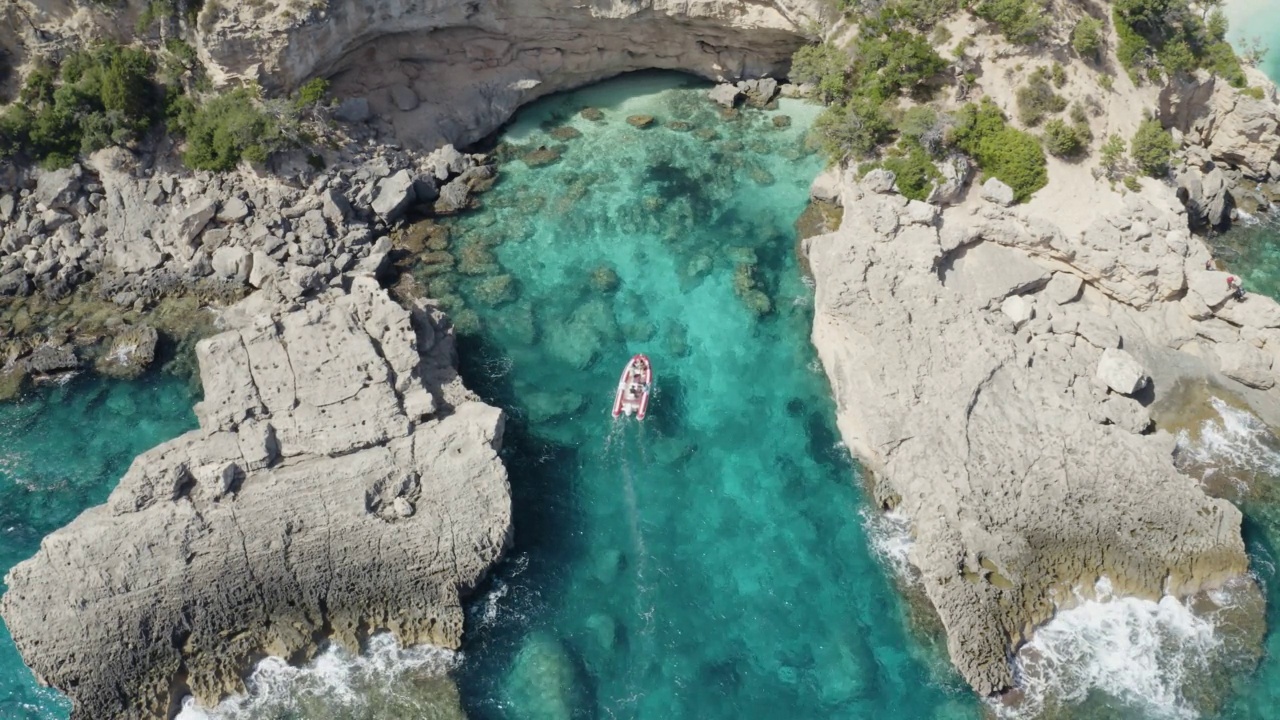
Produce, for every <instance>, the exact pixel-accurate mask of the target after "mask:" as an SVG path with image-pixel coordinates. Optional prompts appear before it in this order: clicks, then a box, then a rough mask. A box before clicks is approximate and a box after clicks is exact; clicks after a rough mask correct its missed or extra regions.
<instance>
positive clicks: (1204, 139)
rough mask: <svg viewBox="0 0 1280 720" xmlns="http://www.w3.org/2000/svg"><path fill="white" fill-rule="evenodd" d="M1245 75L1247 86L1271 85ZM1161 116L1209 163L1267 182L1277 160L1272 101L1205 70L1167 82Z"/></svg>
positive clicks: (1279, 142) (1278, 138)
mask: <svg viewBox="0 0 1280 720" xmlns="http://www.w3.org/2000/svg"><path fill="white" fill-rule="evenodd" d="M1245 73H1246V75H1247V76H1248V77H1249V80H1250V82H1249V84H1250V85H1254V86H1257V87H1263V88H1265V87H1270V86H1271V82H1270V81H1269V80H1268V79H1267V78H1266V77H1265V76H1262V74H1261V73H1260V72H1259V71H1258V70H1256V69H1254V68H1245ZM1160 117H1161V119H1162V120H1163V122H1164V124H1165V125H1166V126H1170V127H1173V128H1176V129H1178V130H1179V131H1181V132H1182V133H1183V134H1184V135H1185V136H1186V138H1187V141H1188V142H1190V143H1192V144H1194V145H1199V146H1201V147H1203V148H1205V150H1206V151H1207V153H1208V155H1209V156H1210V157H1212V158H1213V159H1214V160H1219V161H1222V162H1225V163H1227V164H1229V165H1233V166H1237V167H1240V168H1242V169H1243V170H1244V171H1245V172H1246V174H1247V175H1249V177H1251V178H1256V179H1262V178H1265V177H1267V174H1268V171H1269V169H1270V166H1271V162H1272V161H1273V160H1275V159H1276V157H1277V156H1278V155H1280V133H1278V132H1277V129H1278V128H1280V118H1278V117H1277V108H1276V104H1275V100H1274V98H1272V97H1268V96H1266V95H1264V97H1263V98H1262V99H1260V100H1259V99H1256V98H1252V97H1249V96H1248V95H1246V94H1244V93H1241V92H1240V91H1239V90H1237V89H1236V88H1233V87H1231V85H1230V84H1229V83H1228V82H1227V81H1226V80H1224V79H1223V78H1221V77H1219V76H1216V75H1214V74H1211V73H1209V72H1207V71H1205V70H1198V71H1196V72H1195V73H1194V74H1193V75H1191V76H1182V77H1178V78H1171V79H1170V81H1169V82H1168V83H1167V84H1166V85H1165V87H1164V88H1162V89H1161V92H1160Z"/></svg>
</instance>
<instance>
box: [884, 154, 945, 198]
mask: <svg viewBox="0 0 1280 720" xmlns="http://www.w3.org/2000/svg"><path fill="white" fill-rule="evenodd" d="M902 145H903V146H904V147H895V148H893V150H892V151H891V154H890V155H889V156H888V157H886V158H885V160H884V162H882V163H881V166H882V167H884V169H886V170H892V171H893V174H894V175H896V176H897V179H898V182H897V184H898V192H900V193H902V195H903V196H904V197H907V198H910V199H912V200H924V199H926V198H927V197H929V192H930V191H931V190H933V182H934V181H935V180H942V173H941V172H939V171H938V168H937V166H936V165H934V164H933V160H932V159H930V157H929V153H928V152H927V151H926V150H925V149H924V148H922V147H920V145H919V144H918V143H915V142H910V141H905V142H903V143H902Z"/></svg>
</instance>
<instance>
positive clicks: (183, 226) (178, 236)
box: [172, 198, 248, 247]
mask: <svg viewBox="0 0 1280 720" xmlns="http://www.w3.org/2000/svg"><path fill="white" fill-rule="evenodd" d="M217 211H218V204H217V203H216V202H214V201H213V200H210V199H209V198H200V199H199V200H196V201H195V202H193V203H191V204H190V205H188V206H187V207H185V208H178V209H175V210H174V211H173V219H172V227H173V241H174V243H175V244H177V245H178V246H179V247H186V246H189V245H192V244H194V243H195V239H196V238H197V237H200V233H201V232H203V231H204V227H205V226H206V225H208V224H209V221H210V220H212V219H213V216H214V215H215V214H217ZM247 211H248V209H247V208H246V212H247Z"/></svg>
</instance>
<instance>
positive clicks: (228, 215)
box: [215, 197, 249, 223]
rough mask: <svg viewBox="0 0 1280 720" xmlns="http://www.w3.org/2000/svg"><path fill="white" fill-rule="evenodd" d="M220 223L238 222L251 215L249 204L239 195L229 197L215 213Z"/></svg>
mask: <svg viewBox="0 0 1280 720" xmlns="http://www.w3.org/2000/svg"><path fill="white" fill-rule="evenodd" d="M215 217H216V218H217V219H218V222H220V223H238V222H240V221H241V220H243V219H245V218H247V217H249V204H248V203H246V202H245V201H244V200H242V199H240V198H238V197H232V198H228V199H227V200H226V201H225V202H223V203H222V207H220V208H218V214H217V215H215Z"/></svg>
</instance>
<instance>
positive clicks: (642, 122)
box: [627, 115, 654, 129]
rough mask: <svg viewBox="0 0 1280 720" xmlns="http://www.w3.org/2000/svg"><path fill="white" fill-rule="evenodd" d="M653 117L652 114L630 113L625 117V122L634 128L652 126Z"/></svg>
mask: <svg viewBox="0 0 1280 720" xmlns="http://www.w3.org/2000/svg"><path fill="white" fill-rule="evenodd" d="M653 123H654V118H653V116H652V115H630V116H628V117H627V124H628V125H630V126H631V127H635V128H641V129H644V128H647V127H650V126H652V125H653Z"/></svg>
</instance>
